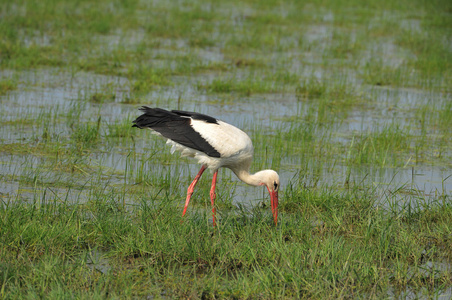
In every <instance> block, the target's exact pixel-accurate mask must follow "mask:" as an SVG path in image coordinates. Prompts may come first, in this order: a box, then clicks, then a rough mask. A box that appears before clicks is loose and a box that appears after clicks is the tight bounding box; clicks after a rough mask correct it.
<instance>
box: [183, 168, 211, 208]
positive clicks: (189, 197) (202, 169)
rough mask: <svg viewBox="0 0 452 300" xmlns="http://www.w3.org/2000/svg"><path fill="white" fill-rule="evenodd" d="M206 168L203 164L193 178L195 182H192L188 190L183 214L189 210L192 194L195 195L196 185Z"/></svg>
mask: <svg viewBox="0 0 452 300" xmlns="http://www.w3.org/2000/svg"><path fill="white" fill-rule="evenodd" d="M205 170H206V166H204V165H203V166H202V167H201V170H199V172H198V175H196V177H195V179H193V182H192V183H191V184H190V186H189V187H188V190H187V199H186V200H185V206H184V212H183V213H182V216H184V215H185V212H186V211H187V207H188V203H189V202H190V199H191V195H193V191H194V189H195V185H196V184H197V183H198V181H199V178H200V177H201V175H202V173H204V171H205Z"/></svg>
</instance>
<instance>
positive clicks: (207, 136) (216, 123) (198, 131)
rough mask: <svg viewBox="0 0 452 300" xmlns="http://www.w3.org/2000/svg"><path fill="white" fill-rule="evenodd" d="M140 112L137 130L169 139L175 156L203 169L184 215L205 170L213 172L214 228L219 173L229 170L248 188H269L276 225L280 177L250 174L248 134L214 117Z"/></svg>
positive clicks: (190, 189) (190, 191)
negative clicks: (179, 155) (189, 159)
mask: <svg viewBox="0 0 452 300" xmlns="http://www.w3.org/2000/svg"><path fill="white" fill-rule="evenodd" d="M140 110H142V111H143V112H144V114H143V115H141V116H140V117H138V118H137V119H136V120H135V121H134V125H133V126H134V127H138V128H148V129H151V130H152V131H153V133H156V134H159V135H161V136H163V137H165V138H166V139H167V143H168V144H170V145H171V146H172V149H171V152H172V153H173V152H174V151H176V150H177V151H180V152H181V155H182V156H189V157H193V158H195V159H196V160H197V161H198V162H199V163H200V164H201V165H202V167H201V170H200V171H199V173H198V175H196V177H195V179H194V180H193V182H192V183H191V184H190V186H189V187H188V190H187V198H186V201H185V207H184V211H183V215H185V212H186V210H187V206H188V203H189V201H190V198H191V195H192V194H193V190H194V187H195V185H196V183H197V182H198V180H199V178H200V177H201V175H202V174H203V172H204V171H205V169H206V168H209V169H211V170H212V171H213V172H214V174H213V179H212V187H211V190H210V199H211V203H212V213H213V222H214V224H215V206H214V201H215V197H216V196H215V186H216V180H217V175H218V169H219V168H221V167H226V168H229V169H231V170H232V171H233V172H234V173H235V174H236V175H237V177H238V178H239V179H240V180H242V181H243V182H245V183H247V184H249V185H253V186H260V185H265V186H267V189H268V191H269V193H270V198H271V208H272V213H273V218H274V221H275V224H276V223H277V217H278V188H279V176H278V174H277V173H276V172H275V171H273V170H263V171H259V172H257V173H255V174H250V173H249V168H250V166H251V162H252V160H253V144H252V142H251V139H250V138H249V137H248V135H247V134H246V133H245V132H243V131H242V130H240V129H238V128H237V127H235V126H232V125H230V124H228V123H225V122H223V121H220V120H217V119H215V118H213V117H210V116H207V115H203V114H198V113H194V112H186V111H177V110H172V111H167V110H164V109H161V108H149V107H146V106H143V107H142V108H140Z"/></svg>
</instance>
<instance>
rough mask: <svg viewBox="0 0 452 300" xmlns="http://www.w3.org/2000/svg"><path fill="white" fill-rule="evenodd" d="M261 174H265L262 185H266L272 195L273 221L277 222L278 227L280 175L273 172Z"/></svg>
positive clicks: (266, 171)
mask: <svg viewBox="0 0 452 300" xmlns="http://www.w3.org/2000/svg"><path fill="white" fill-rule="evenodd" d="M261 172H262V173H263V174H262V175H263V176H262V182H261V185H265V186H266V187H267V190H268V193H269V194H270V201H271V207H272V213H273V219H274V220H275V225H276V224H277V223H278V191H279V175H278V173H276V172H275V171H273V170H264V171H260V172H259V173H261Z"/></svg>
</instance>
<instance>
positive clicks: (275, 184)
mask: <svg viewBox="0 0 452 300" xmlns="http://www.w3.org/2000/svg"><path fill="white" fill-rule="evenodd" d="M273 187H274V190H275V191H277V190H278V184H277V183H276V181H275V182H273Z"/></svg>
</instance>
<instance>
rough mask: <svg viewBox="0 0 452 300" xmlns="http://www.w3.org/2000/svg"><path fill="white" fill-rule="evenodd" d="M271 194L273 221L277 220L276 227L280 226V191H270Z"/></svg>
mask: <svg viewBox="0 0 452 300" xmlns="http://www.w3.org/2000/svg"><path fill="white" fill-rule="evenodd" d="M268 192H269V193H270V201H271V206H272V214H273V219H274V220H275V225H277V224H278V191H270V190H269V191H268Z"/></svg>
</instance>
